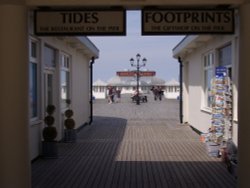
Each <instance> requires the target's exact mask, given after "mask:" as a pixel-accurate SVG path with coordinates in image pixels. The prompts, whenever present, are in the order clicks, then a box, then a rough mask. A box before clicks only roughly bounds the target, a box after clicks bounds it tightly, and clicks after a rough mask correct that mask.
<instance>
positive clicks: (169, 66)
mask: <svg viewBox="0 0 250 188" xmlns="http://www.w3.org/2000/svg"><path fill="white" fill-rule="evenodd" d="M183 37H184V36H183V35H178V36H141V12H140V11H127V34H126V36H119V37H117V36H98V37H89V39H90V40H91V41H92V42H93V43H94V44H95V46H96V47H97V48H98V49H99V51H100V55H99V58H98V59H96V60H95V64H94V65H93V67H94V69H93V80H94V81H96V80H98V79H100V80H102V81H105V82H107V81H108V80H109V79H110V78H112V77H114V76H116V71H123V70H126V69H127V70H133V69H135V68H134V67H131V65H130V61H129V60H130V59H131V58H134V59H136V54H137V53H139V54H140V55H141V59H143V58H144V57H145V58H146V59H147V63H146V66H145V67H143V68H141V70H145V69H147V70H150V71H156V77H158V78H161V79H164V80H165V81H169V80H172V79H175V80H178V76H179V70H178V69H179V64H178V61H177V59H174V58H173V57H172V56H173V55H172V49H173V48H174V47H175V46H176V45H177V44H178V43H179V42H180V41H181V40H182V39H183Z"/></svg>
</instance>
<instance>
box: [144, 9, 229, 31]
mask: <svg viewBox="0 0 250 188" xmlns="http://www.w3.org/2000/svg"><path fill="white" fill-rule="evenodd" d="M232 33H234V11H233V10H232V9H228V10H221V9H218V10H217V9H213V10H182V9H180V10H149V9H145V10H143V11H142V35H169V34H170V35H171V34H174V35H175V34H232Z"/></svg>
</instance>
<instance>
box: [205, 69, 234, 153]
mask: <svg viewBox="0 0 250 188" xmlns="http://www.w3.org/2000/svg"><path fill="white" fill-rule="evenodd" d="M223 70H225V69H223ZM211 84H212V88H211V96H212V117H211V127H210V128H209V131H208V133H207V134H206V136H205V137H206V139H205V141H206V143H207V149H208V153H209V155H211V156H219V155H220V153H219V152H220V149H221V148H223V147H225V146H226V143H227V141H228V140H229V139H231V135H232V134H231V130H232V86H231V81H230V78H229V77H228V76H227V75H226V73H225V72H223V73H222V74H216V76H215V78H213V79H212V83H211Z"/></svg>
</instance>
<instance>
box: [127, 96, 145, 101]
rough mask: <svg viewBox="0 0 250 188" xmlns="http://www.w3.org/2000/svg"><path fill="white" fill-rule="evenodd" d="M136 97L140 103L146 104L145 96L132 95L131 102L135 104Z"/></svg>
mask: <svg viewBox="0 0 250 188" xmlns="http://www.w3.org/2000/svg"><path fill="white" fill-rule="evenodd" d="M137 97H139V100H140V102H148V97H147V96H146V95H139V96H138V95H134V96H132V97H131V99H132V102H136V101H137Z"/></svg>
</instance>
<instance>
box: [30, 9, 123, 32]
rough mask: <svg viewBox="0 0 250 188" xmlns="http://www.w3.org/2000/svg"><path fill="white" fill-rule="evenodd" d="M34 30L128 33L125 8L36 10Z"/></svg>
mask: <svg viewBox="0 0 250 188" xmlns="http://www.w3.org/2000/svg"><path fill="white" fill-rule="evenodd" d="M34 32H35V34H36V35H40V36H55V35H66V36H68V35H75V36H76V35H91V36H104V35H114V36H124V35H126V12H125V10H36V11H35V23H34Z"/></svg>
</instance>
